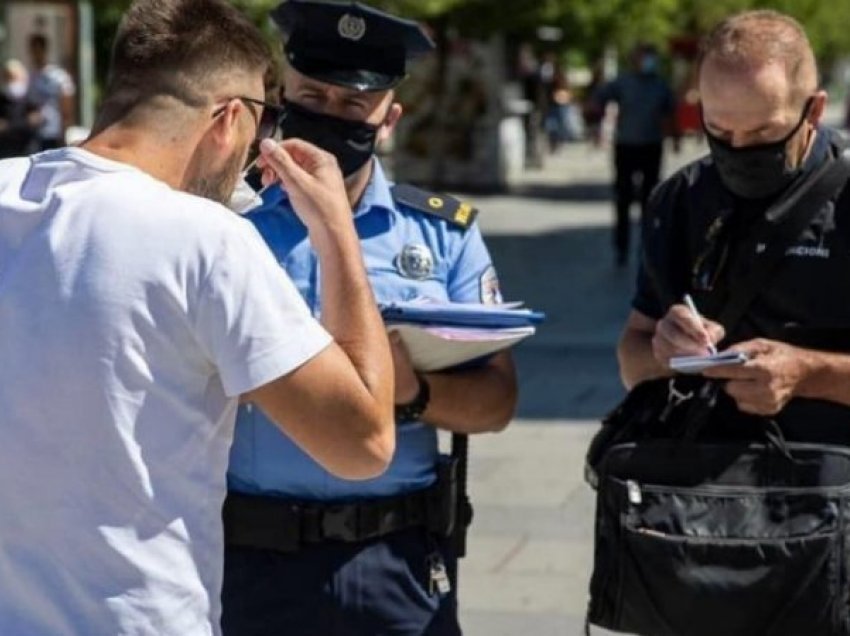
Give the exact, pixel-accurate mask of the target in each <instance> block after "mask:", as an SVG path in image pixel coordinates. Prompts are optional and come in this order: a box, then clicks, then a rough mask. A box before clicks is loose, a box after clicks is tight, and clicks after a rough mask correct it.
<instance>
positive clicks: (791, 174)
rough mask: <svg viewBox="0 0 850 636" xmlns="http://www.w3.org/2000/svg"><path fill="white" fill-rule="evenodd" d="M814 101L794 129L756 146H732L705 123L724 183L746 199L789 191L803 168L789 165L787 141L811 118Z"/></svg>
mask: <svg viewBox="0 0 850 636" xmlns="http://www.w3.org/2000/svg"><path fill="white" fill-rule="evenodd" d="M811 104H812V99H811V98H810V99H809V100H808V101H807V102H806V105H805V106H804V107H803V115H802V117H800V121H799V122H798V123H797V125H796V126H794V129H793V130H792V131H791V132H789V133H788V134H787V135H785V137H783V138H782V139H780V140H779V141H773V142H770V143H766V144H758V145H755V146H741V147H738V148H736V147H733V146H732V145H731V144H729V143H728V142H726V141H724V140H722V139H720V138H719V137H715V136H714V135H712V134H711V133H710V132H708V129H706V127H705V123H703V130H704V131H705V135H706V138H707V139H708V147H709V148H710V149H711V156H712V158H713V159H714V164H715V165H716V166H717V171H718V172H719V173H720V178H721V180H722V181H723V184H724V185H725V186H726V187H727V188H729V190H730V191H731V192H732V193H733V194H735V195H737V196H739V197H741V198H744V199H763V198H766V197H770V196H773V195H776V194H778V193H779V192H781V191H782V190H784V189H785V188H787V187H788V186H789V185H790V184H791V182H792V181H794V179H796V178H797V176H799V174H800V173H801V172H802V165H800V166H795V167H793V168H791V167H789V166H788V163H789V162H788V147H787V146H788V142H789V141H791V138H792V137H794V135H796V134H797V132H798V131H799V130H800V128H801V127H802V126H803V123H804V122H805V121H806V117H808V115H809V108H810V107H811Z"/></svg>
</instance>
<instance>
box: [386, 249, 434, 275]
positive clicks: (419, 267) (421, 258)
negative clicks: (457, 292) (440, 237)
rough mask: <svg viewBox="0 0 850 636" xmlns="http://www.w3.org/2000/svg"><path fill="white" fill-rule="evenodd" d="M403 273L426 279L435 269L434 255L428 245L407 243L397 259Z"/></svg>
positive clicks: (396, 261) (396, 262) (399, 268)
mask: <svg viewBox="0 0 850 636" xmlns="http://www.w3.org/2000/svg"><path fill="white" fill-rule="evenodd" d="M395 266H396V269H398V271H399V272H401V275H402V276H404V277H405V278H412V279H413V280H425V279H426V278H428V277H429V276H430V275H431V272H433V271H434V255H433V254H432V253H431V250H430V249H428V246H426V245H421V244H417V243H411V244H408V245H405V246H404V248H402V250H401V254H399V255H398V256H397V257H396V259H395Z"/></svg>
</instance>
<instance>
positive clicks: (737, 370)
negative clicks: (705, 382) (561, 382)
mask: <svg viewBox="0 0 850 636" xmlns="http://www.w3.org/2000/svg"><path fill="white" fill-rule="evenodd" d="M702 374H703V375H704V376H705V377H707V378H713V379H716V380H742V381H747V382H756V381H757V380H758V379H759V378H760V377H761V376H762V375H763V372H762V370H761V369H759V368H757V367H750V366H747V365H746V364H724V365H721V366H719V367H712V368H710V369H706V370H705V371H703V372H702Z"/></svg>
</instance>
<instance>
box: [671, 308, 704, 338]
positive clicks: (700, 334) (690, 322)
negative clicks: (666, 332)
mask: <svg viewBox="0 0 850 636" xmlns="http://www.w3.org/2000/svg"><path fill="white" fill-rule="evenodd" d="M667 319H668V320H670V321H672V322H673V323H675V324H676V326H677V327H678V328H679V329H680V330H681V331H682V332H683V333H685V334H687V335H688V337H690V338H691V339H693V340H695V341H697V342H701V343H702V342H704V343H705V344H708V342H707V338H708V333H707V332H706V330H705V327H704V326H703V322H702V320H701V319H699V318H696V317H695V316H694V315H693V313H692V312H691V310H690V309H688V307H686V306H685V305H673V306H672V307H671V308H670V311H669V312H667Z"/></svg>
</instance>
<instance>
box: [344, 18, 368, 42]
mask: <svg viewBox="0 0 850 636" xmlns="http://www.w3.org/2000/svg"><path fill="white" fill-rule="evenodd" d="M337 29H338V30H339V35H340V37H343V38H345V39H346V40H353V41H355V42H357V41H358V40H362V39H363V36H364V35H366V20H364V19H363V18H358V17H357V16H356V15H351V14H350V13H346V14H345V15H344V16H342V17H341V18H340V19H339V25H337Z"/></svg>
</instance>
